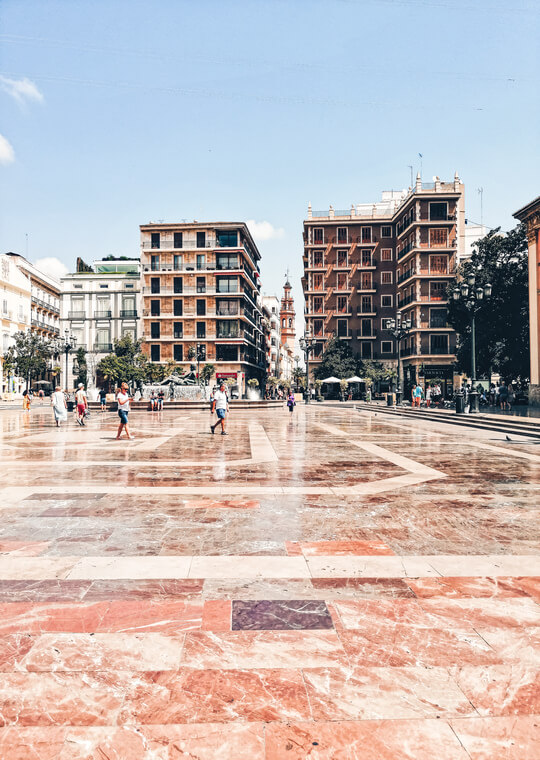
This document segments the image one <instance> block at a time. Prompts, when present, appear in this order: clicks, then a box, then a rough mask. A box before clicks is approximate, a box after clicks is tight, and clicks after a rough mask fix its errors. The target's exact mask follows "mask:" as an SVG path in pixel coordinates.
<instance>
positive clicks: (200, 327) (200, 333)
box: [197, 322, 206, 338]
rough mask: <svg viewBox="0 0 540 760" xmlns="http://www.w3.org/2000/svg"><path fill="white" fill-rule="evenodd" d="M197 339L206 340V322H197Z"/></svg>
mask: <svg viewBox="0 0 540 760" xmlns="http://www.w3.org/2000/svg"><path fill="white" fill-rule="evenodd" d="M197 338H206V322H197Z"/></svg>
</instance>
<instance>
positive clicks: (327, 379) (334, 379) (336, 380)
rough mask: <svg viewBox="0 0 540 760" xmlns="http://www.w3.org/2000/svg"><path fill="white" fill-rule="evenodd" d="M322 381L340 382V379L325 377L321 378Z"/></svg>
mask: <svg viewBox="0 0 540 760" xmlns="http://www.w3.org/2000/svg"><path fill="white" fill-rule="evenodd" d="M322 382H323V383H340V382H341V380H340V379H339V377H326V378H325V379H324V380H322Z"/></svg>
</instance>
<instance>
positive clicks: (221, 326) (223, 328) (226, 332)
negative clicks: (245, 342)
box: [217, 319, 240, 338]
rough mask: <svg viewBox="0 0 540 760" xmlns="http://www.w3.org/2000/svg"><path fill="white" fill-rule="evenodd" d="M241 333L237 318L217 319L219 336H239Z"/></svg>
mask: <svg viewBox="0 0 540 760" xmlns="http://www.w3.org/2000/svg"><path fill="white" fill-rule="evenodd" d="M239 334H240V331H239V328H238V321H237V320H236V319H228V320H225V319H218V320H217V337H218V338H238V336H239Z"/></svg>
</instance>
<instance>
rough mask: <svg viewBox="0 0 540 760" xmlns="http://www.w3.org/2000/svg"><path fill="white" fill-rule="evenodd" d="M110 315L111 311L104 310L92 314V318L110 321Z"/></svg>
mask: <svg viewBox="0 0 540 760" xmlns="http://www.w3.org/2000/svg"><path fill="white" fill-rule="evenodd" d="M111 315H112V311H111V310H110V309H105V310H104V311H95V312H94V318H95V319H110V317H111Z"/></svg>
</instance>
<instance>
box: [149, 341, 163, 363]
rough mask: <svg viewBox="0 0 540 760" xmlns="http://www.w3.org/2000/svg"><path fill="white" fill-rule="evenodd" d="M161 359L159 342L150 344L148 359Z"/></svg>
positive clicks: (154, 360) (156, 360)
mask: <svg viewBox="0 0 540 760" xmlns="http://www.w3.org/2000/svg"><path fill="white" fill-rule="evenodd" d="M160 359H161V346H160V345H159V343H158V344H157V345H155V346H150V360H151V361H153V362H158V361H160Z"/></svg>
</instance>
